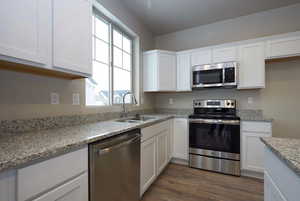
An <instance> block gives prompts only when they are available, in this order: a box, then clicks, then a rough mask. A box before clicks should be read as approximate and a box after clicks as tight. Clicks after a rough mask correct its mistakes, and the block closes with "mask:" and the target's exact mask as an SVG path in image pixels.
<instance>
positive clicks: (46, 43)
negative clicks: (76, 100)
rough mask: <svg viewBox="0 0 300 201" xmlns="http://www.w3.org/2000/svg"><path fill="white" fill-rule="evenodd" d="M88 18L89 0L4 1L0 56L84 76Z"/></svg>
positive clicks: (87, 59)
mask: <svg viewBox="0 0 300 201" xmlns="http://www.w3.org/2000/svg"><path fill="white" fill-rule="evenodd" d="M12 11H13V12H12ZM91 18H92V4H91V2H90V1H89V0H44V1H39V0H26V1H18V0H10V1H3V2H2V3H1V7H0V27H1V28H0V35H1V37H0V55H1V56H0V59H1V60H6V61H9V62H16V63H21V64H25V65H29V66H34V67H38V68H46V69H48V70H55V71H62V72H66V73H68V74H74V75H83V76H84V77H87V76H88V75H90V74H91V69H92V37H91V35H92V27H91ZM8 68H9V67H8Z"/></svg>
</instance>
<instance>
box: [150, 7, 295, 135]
mask: <svg viewBox="0 0 300 201" xmlns="http://www.w3.org/2000/svg"><path fill="white" fill-rule="evenodd" d="M299 11H300V4H296V5H292V6H288V7H284V8H279V9H274V10H270V11H266V12H261V13H256V14H252V15H248V16H243V17H239V18H235V19H230V20H225V21H221V22H217V23H213V24H209V25H204V26H199V27H195V28H191V29H186V30H183V31H179V32H175V33H171V34H167V35H162V36H158V37H156V38H155V41H156V48H158V49H165V50H171V51H178V50H186V49H192V48H199V47H204V46H209V45H217V44H221V43H225V42H233V41H239V40H246V39H252V38H256V37H263V36H268V35H273V34H280V33H286V32H293V31H298V30H300V20H299V19H300V12H299ZM299 89H300V60H298V61H290V62H285V63H273V64H268V65H266V88H265V89H262V90H242V91H238V90H233V89H229V90H228V89H226V90H225V89H212V90H201V91H197V92H191V93H165V94H158V95H156V100H155V102H156V103H155V105H156V107H160V108H192V100H193V99H194V98H204V99H206V98H235V99H237V101H238V107H239V108H241V109H262V110H263V111H264V114H265V115H266V116H268V117H272V118H274V120H275V121H274V124H273V128H274V130H273V133H274V136H280V137H296V138H300V129H299V127H298V125H299V124H300V119H299V117H297V116H298V114H300V107H299V106H298V104H299V103H300V95H299ZM248 97H252V98H253V103H252V104H249V103H248ZM169 98H173V99H174V104H173V105H169V103H168V101H169Z"/></svg>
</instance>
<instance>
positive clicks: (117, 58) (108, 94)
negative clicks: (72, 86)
mask: <svg viewBox="0 0 300 201" xmlns="http://www.w3.org/2000/svg"><path fill="white" fill-rule="evenodd" d="M96 12H97V11H94V15H93V21H92V24H93V31H92V32H93V36H92V37H93V75H92V77H91V78H89V79H88V80H87V86H86V88H87V92H86V93H87V101H86V104H87V105H103V106H104V105H112V104H120V103H122V97H123V95H124V94H125V93H127V92H132V86H133V84H132V69H133V65H132V57H133V52H132V45H133V40H132V39H131V37H130V36H129V35H127V34H126V33H125V32H124V31H122V29H120V28H119V27H117V26H115V25H114V24H112V23H110V22H109V21H108V20H105V19H104V18H103V17H101V16H100V15H98V14H97V13H96ZM131 101H132V99H131V97H130V96H127V97H126V100H125V102H126V103H131Z"/></svg>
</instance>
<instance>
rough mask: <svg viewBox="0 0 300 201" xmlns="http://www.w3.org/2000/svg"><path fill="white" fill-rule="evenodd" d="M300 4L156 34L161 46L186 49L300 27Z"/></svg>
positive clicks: (278, 32)
mask: <svg viewBox="0 0 300 201" xmlns="http://www.w3.org/2000/svg"><path fill="white" fill-rule="evenodd" d="M299 11H300V4H295V5H292V6H288V7H283V8H279V9H274V10H270V11H265V12H260V13H256V14H252V15H248V16H243V17H239V18H235V19H230V20H225V21H220V22H216V23H213V24H208V25H203V26H199V27H194V28H191V29H186V30H183V31H179V32H174V33H170V34H166V35H162V36H158V37H156V38H155V44H156V48H157V49H165V50H171V51H172V50H173V51H178V50H186V49H193V48H199V47H203V46H209V45H218V44H221V43H226V42H233V41H240V40H247V39H252V38H257V37H263V36H268V35H272V34H280V33H286V32H293V31H297V30H300V20H298V19H300V12H299Z"/></svg>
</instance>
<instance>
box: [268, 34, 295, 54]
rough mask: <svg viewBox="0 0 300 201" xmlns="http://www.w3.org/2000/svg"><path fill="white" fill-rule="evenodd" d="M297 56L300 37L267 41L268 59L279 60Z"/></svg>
mask: <svg viewBox="0 0 300 201" xmlns="http://www.w3.org/2000/svg"><path fill="white" fill-rule="evenodd" d="M298 35H300V34H298ZM299 55H300V36H292V37H285V38H280V39H274V40H268V41H267V57H268V58H281V57H289V56H299Z"/></svg>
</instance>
